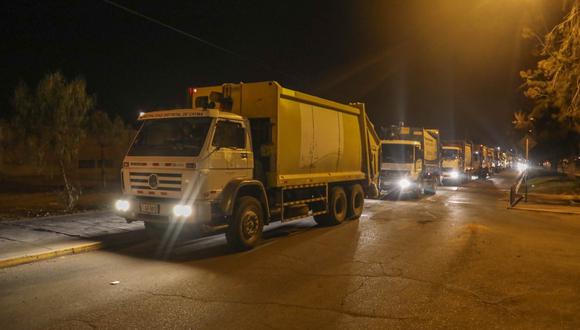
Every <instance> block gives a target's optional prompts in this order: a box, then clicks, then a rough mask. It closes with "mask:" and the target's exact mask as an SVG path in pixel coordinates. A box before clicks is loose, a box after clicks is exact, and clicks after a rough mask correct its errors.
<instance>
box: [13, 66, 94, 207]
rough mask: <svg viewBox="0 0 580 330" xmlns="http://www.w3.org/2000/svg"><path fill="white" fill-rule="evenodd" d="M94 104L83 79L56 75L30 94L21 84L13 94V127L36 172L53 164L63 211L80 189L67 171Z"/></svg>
mask: <svg viewBox="0 0 580 330" xmlns="http://www.w3.org/2000/svg"><path fill="white" fill-rule="evenodd" d="M94 103H95V99H94V97H93V96H90V95H88V94H87V92H86V83H85V81H84V80H83V79H80V78H77V79H74V80H72V81H67V80H66V79H65V77H64V76H63V75H62V74H61V73H60V72H55V73H50V74H48V75H46V76H45V77H44V78H43V79H42V80H41V81H40V82H39V83H38V85H37V86H36V89H35V91H34V92H31V91H30V89H29V88H28V87H27V86H26V84H24V83H22V82H21V83H20V84H19V85H18V87H16V90H15V91H14V99H13V105H14V110H15V116H14V120H15V123H16V127H19V128H20V130H21V132H20V133H21V134H22V135H23V136H24V137H25V138H26V139H27V141H28V143H29V144H30V146H32V147H34V149H33V150H35V153H34V154H35V156H36V158H37V161H38V164H39V169H41V170H42V169H46V165H47V163H48V161H49V160H54V161H55V162H56V163H57V166H58V168H59V170H60V174H61V176H62V180H63V185H64V201H65V207H66V209H67V210H71V209H72V208H74V206H75V205H76V203H77V201H78V198H79V196H80V188H79V187H78V185H75V184H73V182H72V178H71V171H72V169H73V168H74V167H75V166H74V165H76V160H77V157H78V153H79V145H80V142H81V139H82V137H83V135H84V133H85V132H84V127H85V122H86V119H87V112H88V111H89V110H90V109H91V108H92V107H93V105H94ZM48 156H50V157H48Z"/></svg>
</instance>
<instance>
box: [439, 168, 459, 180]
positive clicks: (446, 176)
mask: <svg viewBox="0 0 580 330" xmlns="http://www.w3.org/2000/svg"><path fill="white" fill-rule="evenodd" d="M462 179H463V173H462V172H460V171H458V170H455V169H453V170H444V171H443V172H442V173H441V181H442V182H443V183H459V182H461V181H462Z"/></svg>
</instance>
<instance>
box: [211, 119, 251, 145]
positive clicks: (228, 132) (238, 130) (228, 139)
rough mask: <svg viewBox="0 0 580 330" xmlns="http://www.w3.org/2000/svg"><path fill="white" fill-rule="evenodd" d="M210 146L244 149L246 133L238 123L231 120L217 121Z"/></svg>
mask: <svg viewBox="0 0 580 330" xmlns="http://www.w3.org/2000/svg"><path fill="white" fill-rule="evenodd" d="M212 146H214V147H220V148H234V149H244V148H245V147H246V134H245V130H244V127H243V126H242V124H240V123H236V122H233V121H226V120H221V121H218V122H217V124H216V128H215V134H214V136H213V142H212Z"/></svg>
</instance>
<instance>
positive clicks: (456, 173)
mask: <svg viewBox="0 0 580 330" xmlns="http://www.w3.org/2000/svg"><path fill="white" fill-rule="evenodd" d="M449 176H450V177H451V178H452V179H457V178H458V177H459V172H457V171H451V173H449Z"/></svg>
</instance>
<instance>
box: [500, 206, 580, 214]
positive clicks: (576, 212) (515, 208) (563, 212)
mask: <svg viewBox="0 0 580 330" xmlns="http://www.w3.org/2000/svg"><path fill="white" fill-rule="evenodd" d="M511 209H512V210H521V211H535V212H547V213H559V214H572V215H580V210H579V211H573V210H571V211H566V210H551V209H543V208H531V207H520V206H515V207H512V208H511Z"/></svg>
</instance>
